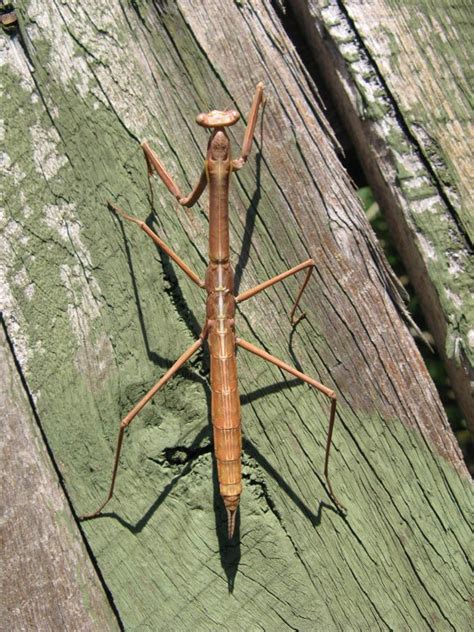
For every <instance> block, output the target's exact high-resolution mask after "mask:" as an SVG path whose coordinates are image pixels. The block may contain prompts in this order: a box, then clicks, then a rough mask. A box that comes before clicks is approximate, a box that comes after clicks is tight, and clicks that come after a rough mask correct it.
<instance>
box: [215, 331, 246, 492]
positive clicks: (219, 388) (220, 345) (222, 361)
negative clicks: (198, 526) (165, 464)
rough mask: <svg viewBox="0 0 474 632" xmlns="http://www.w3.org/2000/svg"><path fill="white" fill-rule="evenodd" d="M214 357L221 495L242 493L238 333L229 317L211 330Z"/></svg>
mask: <svg viewBox="0 0 474 632" xmlns="http://www.w3.org/2000/svg"><path fill="white" fill-rule="evenodd" d="M208 341H209V352H210V358H211V391H212V403H211V409H212V425H213V432H214V451H215V456H216V460H217V473H218V479H219V488H220V494H221V496H223V497H225V496H240V494H241V491H242V473H241V464H240V452H241V446H242V438H241V430H240V399H239V391H238V385H237V362H236V357H235V336H234V333H233V330H232V328H231V327H230V326H229V325H228V324H227V323H226V320H224V319H222V320H219V321H218V322H217V323H216V324H215V325H214V327H212V330H211V331H210V333H209V338H208Z"/></svg>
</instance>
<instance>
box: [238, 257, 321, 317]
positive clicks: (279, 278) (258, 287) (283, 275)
mask: <svg viewBox="0 0 474 632" xmlns="http://www.w3.org/2000/svg"><path fill="white" fill-rule="evenodd" d="M314 266H315V263H314V260H313V259H308V260H307V261H303V263H300V264H299V265H297V266H295V267H294V268H291V269H290V270H287V271H286V272H282V273H281V274H277V276H274V277H273V278H272V279H268V281H264V282H263V283H260V284H259V285H256V286H255V287H254V288H252V289H250V290H247V291H246V292H242V294H239V295H238V296H237V297H236V298H235V302H236V303H242V302H243V301H246V300H247V299H248V298H251V297H252V296H255V294H258V293H259V292H261V291H262V290H266V289H267V287H270V286H272V285H274V284H275V283H278V282H279V281H283V279H286V278H287V277H289V276H291V275H292V274H296V273H297V272H299V271H300V270H304V269H305V268H308V270H307V272H306V277H305V279H304V281H303V283H302V285H301V288H300V290H299V292H298V296H297V297H296V300H295V302H294V304H293V307H292V308H291V311H290V321H291V324H292V325H293V326H295V325H297V324H298V323H299V322H300V320H302V319H303V318H304V317H305V316H306V314H305V313H304V312H303V313H302V314H301V315H300V316H298V318H296V319H295V311H296V308H297V307H298V304H299V302H300V300H301V297H302V296H303V292H304V291H305V288H306V286H307V285H308V281H309V279H310V277H311V274H312V272H313V268H314Z"/></svg>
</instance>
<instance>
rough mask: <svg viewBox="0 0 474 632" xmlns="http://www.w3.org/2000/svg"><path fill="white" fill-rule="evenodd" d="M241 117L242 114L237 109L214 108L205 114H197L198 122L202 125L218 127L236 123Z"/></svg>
mask: <svg viewBox="0 0 474 632" xmlns="http://www.w3.org/2000/svg"><path fill="white" fill-rule="evenodd" d="M239 118H240V114H239V113H238V112H237V111H236V110H223V111H222V110H212V112H208V113H207V114H204V113H203V112H201V114H198V115H197V116H196V123H197V124H198V125H201V127H207V128H212V129H216V128H219V127H229V125H234V124H235V123H237V121H238V120H239Z"/></svg>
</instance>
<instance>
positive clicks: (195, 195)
mask: <svg viewBox="0 0 474 632" xmlns="http://www.w3.org/2000/svg"><path fill="white" fill-rule="evenodd" d="M141 148H142V149H143V153H144V154H145V160H146V164H147V167H148V178H150V177H151V175H152V174H153V171H156V173H157V174H158V175H159V176H160V178H161V179H162V180H163V182H164V183H165V184H166V186H167V188H168V191H170V193H172V194H173V195H174V197H175V198H176V199H177V200H178V202H179V203H180V204H181V206H187V207H190V206H193V204H196V202H197V201H198V200H199V198H200V197H201V195H202V193H203V191H204V189H205V188H206V185H207V173H206V168H205V167H204V169H203V170H202V173H201V176H200V177H199V180H198V181H197V182H196V184H195V185H194V187H193V189H192V191H191V193H190V194H189V195H187V196H186V197H184V196H183V194H182V193H181V190H180V188H179V187H178V185H177V184H176V183H175V181H174V180H173V178H172V177H171V175H170V174H169V173H168V171H167V170H166V168H165V166H164V165H163V163H162V162H161V161H160V159H159V158H158V156H157V155H156V154H155V152H154V151H153V149H152V148H151V147H150V145H149V144H148V143H147V141H146V140H144V141H143V142H142V143H141Z"/></svg>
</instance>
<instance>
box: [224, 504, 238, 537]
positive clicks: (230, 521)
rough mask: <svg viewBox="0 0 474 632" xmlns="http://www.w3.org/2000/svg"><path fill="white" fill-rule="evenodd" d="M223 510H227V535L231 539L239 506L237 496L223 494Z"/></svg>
mask: <svg viewBox="0 0 474 632" xmlns="http://www.w3.org/2000/svg"><path fill="white" fill-rule="evenodd" d="M222 500H223V501H224V505H225V510H226V512H227V537H228V538H229V540H232V538H233V537H234V531H235V520H236V518H237V510H238V508H239V501H240V495H239V496H223V497H222Z"/></svg>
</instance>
